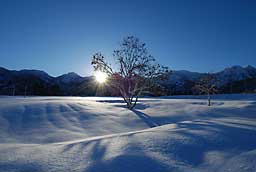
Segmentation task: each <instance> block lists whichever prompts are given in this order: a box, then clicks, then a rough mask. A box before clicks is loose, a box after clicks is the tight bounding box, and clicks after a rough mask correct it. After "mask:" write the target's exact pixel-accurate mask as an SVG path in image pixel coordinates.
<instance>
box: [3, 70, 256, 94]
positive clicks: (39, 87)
mask: <svg viewBox="0 0 256 172" xmlns="http://www.w3.org/2000/svg"><path fill="white" fill-rule="evenodd" d="M203 75H205V73H199V72H190V71H187V70H177V71H173V72H171V73H170V76H169V78H168V79H167V80H164V81H159V84H160V85H162V86H163V87H164V88H165V90H167V92H166V93H165V94H192V93H193V91H192V88H193V87H194V85H195V83H196V82H198V81H199V79H200V78H201V77H202V76H203ZM214 75H215V76H216V79H217V82H218V86H219V87H220V88H221V89H220V90H222V91H221V92H222V93H231V92H232V90H233V89H234V92H236V93H239V92H243V91H249V92H251V91H252V90H255V89H256V84H255V83H256V68H255V67H253V66H246V67H241V66H232V67H228V68H225V69H224V70H222V71H219V72H216V73H214ZM229 85H232V90H231V91H228V89H229ZM14 87H15V89H16V90H15V91H16V94H23V93H24V87H28V90H30V94H32V95H38V94H39V93H40V94H39V95H55V94H57V95H94V93H95V92H97V90H96V89H97V87H96V86H95V83H94V82H93V78H92V77H82V76H79V75H78V74H76V73H74V72H70V73H67V74H64V75H61V76H58V77H52V76H50V75H49V74H47V73H46V72H44V71H40V70H20V71H16V70H8V69H5V68H1V67H0V94H7V95H12V93H13V89H14ZM56 92H58V93H56ZM107 95H109V93H108V94H107Z"/></svg>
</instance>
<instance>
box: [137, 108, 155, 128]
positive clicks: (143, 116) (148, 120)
mask: <svg viewBox="0 0 256 172" xmlns="http://www.w3.org/2000/svg"><path fill="white" fill-rule="evenodd" d="M132 111H133V112H134V113H135V114H136V115H137V116H138V117H139V118H140V119H142V120H143V121H144V122H145V123H146V124H147V125H148V126H149V127H150V128H153V127H157V126H159V125H158V124H157V123H156V122H154V121H153V119H152V118H151V117H150V116H149V115H147V114H145V113H143V112H141V111H138V110H136V109H133V110H132Z"/></svg>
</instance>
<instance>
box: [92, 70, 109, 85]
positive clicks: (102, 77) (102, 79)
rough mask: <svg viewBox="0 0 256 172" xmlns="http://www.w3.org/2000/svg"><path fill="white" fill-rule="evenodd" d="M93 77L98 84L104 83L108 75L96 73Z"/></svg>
mask: <svg viewBox="0 0 256 172" xmlns="http://www.w3.org/2000/svg"><path fill="white" fill-rule="evenodd" d="M94 76H95V79H96V81H97V82H98V83H104V82H106V80H107V77H108V75H107V74H106V73H104V72H101V71H96V72H95V74H94Z"/></svg>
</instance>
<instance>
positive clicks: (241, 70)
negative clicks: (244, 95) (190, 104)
mask: <svg viewBox="0 0 256 172" xmlns="http://www.w3.org/2000/svg"><path fill="white" fill-rule="evenodd" d="M205 74H206V73H198V72H190V71H186V70H178V71H173V72H172V73H171V74H170V76H169V78H168V80H166V81H164V82H160V84H161V85H162V86H163V87H164V88H165V89H167V90H168V91H169V92H168V94H193V90H192V88H193V86H194V85H195V83H197V82H198V81H199V80H200V78H201V77H202V76H204V75H205ZM213 74H214V75H215V77H216V85H217V86H218V87H219V90H220V91H222V92H223V93H230V92H233V91H235V90H232V89H233V88H231V91H230V90H229V91H228V89H230V87H233V86H232V85H237V86H236V87H237V89H236V90H237V91H236V92H243V91H253V90H254V89H256V86H252V85H253V83H255V82H256V68H254V67H253V66H250V65H248V66H246V67H241V66H231V67H228V68H225V69H224V70H222V71H219V72H216V73H213ZM241 87H243V89H242V90H241Z"/></svg>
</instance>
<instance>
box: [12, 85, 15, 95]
mask: <svg viewBox="0 0 256 172" xmlns="http://www.w3.org/2000/svg"><path fill="white" fill-rule="evenodd" d="M12 96H15V85H13V90H12Z"/></svg>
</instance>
